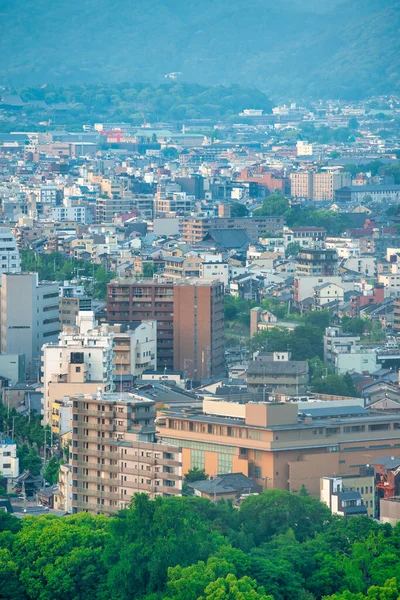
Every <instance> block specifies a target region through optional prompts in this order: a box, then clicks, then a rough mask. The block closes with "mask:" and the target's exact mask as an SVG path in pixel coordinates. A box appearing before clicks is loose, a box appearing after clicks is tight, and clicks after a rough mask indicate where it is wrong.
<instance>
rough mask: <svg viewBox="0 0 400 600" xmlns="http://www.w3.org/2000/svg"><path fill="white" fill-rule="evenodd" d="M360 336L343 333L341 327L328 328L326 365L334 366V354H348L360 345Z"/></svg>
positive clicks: (325, 338) (325, 349)
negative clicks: (339, 352) (338, 352)
mask: <svg viewBox="0 0 400 600" xmlns="http://www.w3.org/2000/svg"><path fill="white" fill-rule="evenodd" d="M360 339H361V338H360V336H359V335H348V334H346V333H343V331H342V329H341V327H327V328H326V329H325V334H324V363H326V364H330V365H333V364H334V353H335V351H336V349H337V350H339V351H341V352H344V353H348V352H351V351H352V350H353V349H355V348H357V346H359V344H360Z"/></svg>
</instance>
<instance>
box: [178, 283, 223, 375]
mask: <svg viewBox="0 0 400 600" xmlns="http://www.w3.org/2000/svg"><path fill="white" fill-rule="evenodd" d="M174 370H175V371H182V372H183V373H184V374H185V377H187V378H189V379H192V380H194V381H200V380H201V379H204V378H205V379H209V378H211V377H214V376H216V375H221V374H222V373H224V285H223V283H220V282H219V281H214V282H206V281H204V282H199V281H196V282H194V283H186V282H182V283H179V284H177V285H175V286H174Z"/></svg>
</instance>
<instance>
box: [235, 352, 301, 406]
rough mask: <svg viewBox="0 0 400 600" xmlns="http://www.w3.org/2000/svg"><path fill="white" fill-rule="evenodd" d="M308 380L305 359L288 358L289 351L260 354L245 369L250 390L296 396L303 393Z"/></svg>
mask: <svg viewBox="0 0 400 600" xmlns="http://www.w3.org/2000/svg"><path fill="white" fill-rule="evenodd" d="M308 381H309V376H308V363H307V361H300V360H290V354H289V352H266V353H265V354H260V355H259V356H258V357H257V359H256V360H253V361H251V362H250V363H249V366H248V369H247V386H248V389H249V391H250V392H252V391H253V392H261V391H262V392H263V393H264V392H265V394H277V393H279V394H288V395H290V394H292V395H296V396H297V395H299V394H304V393H305V391H306V386H307V384H308ZM267 399H268V397H267Z"/></svg>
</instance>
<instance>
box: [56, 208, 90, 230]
mask: <svg viewBox="0 0 400 600" xmlns="http://www.w3.org/2000/svg"><path fill="white" fill-rule="evenodd" d="M49 217H50V219H51V220H52V221H76V222H77V223H83V224H84V225H88V224H89V221H88V214H87V210H86V206H81V205H77V206H53V208H52V209H51V211H50V213H49Z"/></svg>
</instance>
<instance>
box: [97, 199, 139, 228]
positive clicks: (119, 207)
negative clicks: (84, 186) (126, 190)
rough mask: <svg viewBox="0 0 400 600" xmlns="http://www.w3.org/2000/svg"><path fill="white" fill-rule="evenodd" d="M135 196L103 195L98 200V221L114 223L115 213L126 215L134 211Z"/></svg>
mask: <svg viewBox="0 0 400 600" xmlns="http://www.w3.org/2000/svg"><path fill="white" fill-rule="evenodd" d="M132 206H133V198H132V197H131V196H126V197H123V198H115V197H112V198H109V197H101V198H97V200H96V222H97V223H112V222H113V219H114V217H115V215H124V214H127V213H130V212H131V211H132Z"/></svg>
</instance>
